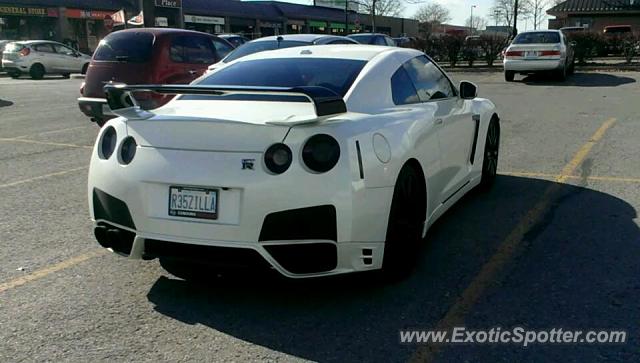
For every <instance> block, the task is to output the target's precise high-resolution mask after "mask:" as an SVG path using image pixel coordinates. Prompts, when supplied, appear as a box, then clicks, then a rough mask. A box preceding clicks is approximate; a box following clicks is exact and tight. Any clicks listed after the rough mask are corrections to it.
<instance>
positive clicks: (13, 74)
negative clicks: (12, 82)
mask: <svg viewBox="0 0 640 363" xmlns="http://www.w3.org/2000/svg"><path fill="white" fill-rule="evenodd" d="M9 77H11V78H13V79H16V78H20V72H9Z"/></svg>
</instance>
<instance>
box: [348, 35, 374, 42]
mask: <svg viewBox="0 0 640 363" xmlns="http://www.w3.org/2000/svg"><path fill="white" fill-rule="evenodd" d="M349 38H351V39H353V40H355V41H356V42H358V43H360V44H373V42H374V40H375V39H374V38H375V36H373V35H351V36H349Z"/></svg>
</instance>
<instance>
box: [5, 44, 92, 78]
mask: <svg viewBox="0 0 640 363" xmlns="http://www.w3.org/2000/svg"><path fill="white" fill-rule="evenodd" d="M89 62H91V57H90V56H88V55H86V54H82V53H80V52H78V51H76V50H74V49H71V48H69V47H67V46H66V45H64V44H62V43H58V42H52V41H48V40H29V41H18V42H13V43H9V44H7V45H6V46H5V49H4V52H2V68H3V70H4V71H5V72H7V73H8V74H9V75H10V76H11V77H13V78H18V77H20V75H22V74H29V75H30V76H31V78H33V79H41V78H42V77H44V75H45V74H60V75H62V76H63V77H65V78H69V75H70V74H71V73H83V74H84V73H85V72H86V71H87V68H88V67H89Z"/></svg>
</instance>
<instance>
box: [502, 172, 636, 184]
mask: <svg viewBox="0 0 640 363" xmlns="http://www.w3.org/2000/svg"><path fill="white" fill-rule="evenodd" d="M500 174H501V175H508V176H525V177H531V178H543V179H557V178H559V177H560V175H559V174H546V173H534V172H524V171H502V172H500ZM567 178H568V179H583V177H582V176H580V175H569V176H568V177H567ZM592 180H595V181H611V182H621V183H640V178H628V177H618V176H589V177H587V181H592Z"/></svg>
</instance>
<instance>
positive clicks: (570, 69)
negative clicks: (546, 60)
mask: <svg viewBox="0 0 640 363" xmlns="http://www.w3.org/2000/svg"><path fill="white" fill-rule="evenodd" d="M575 71H576V62H575V59H572V60H571V64H569V70H568V72H567V73H568V74H573V73H574V72H575Z"/></svg>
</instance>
